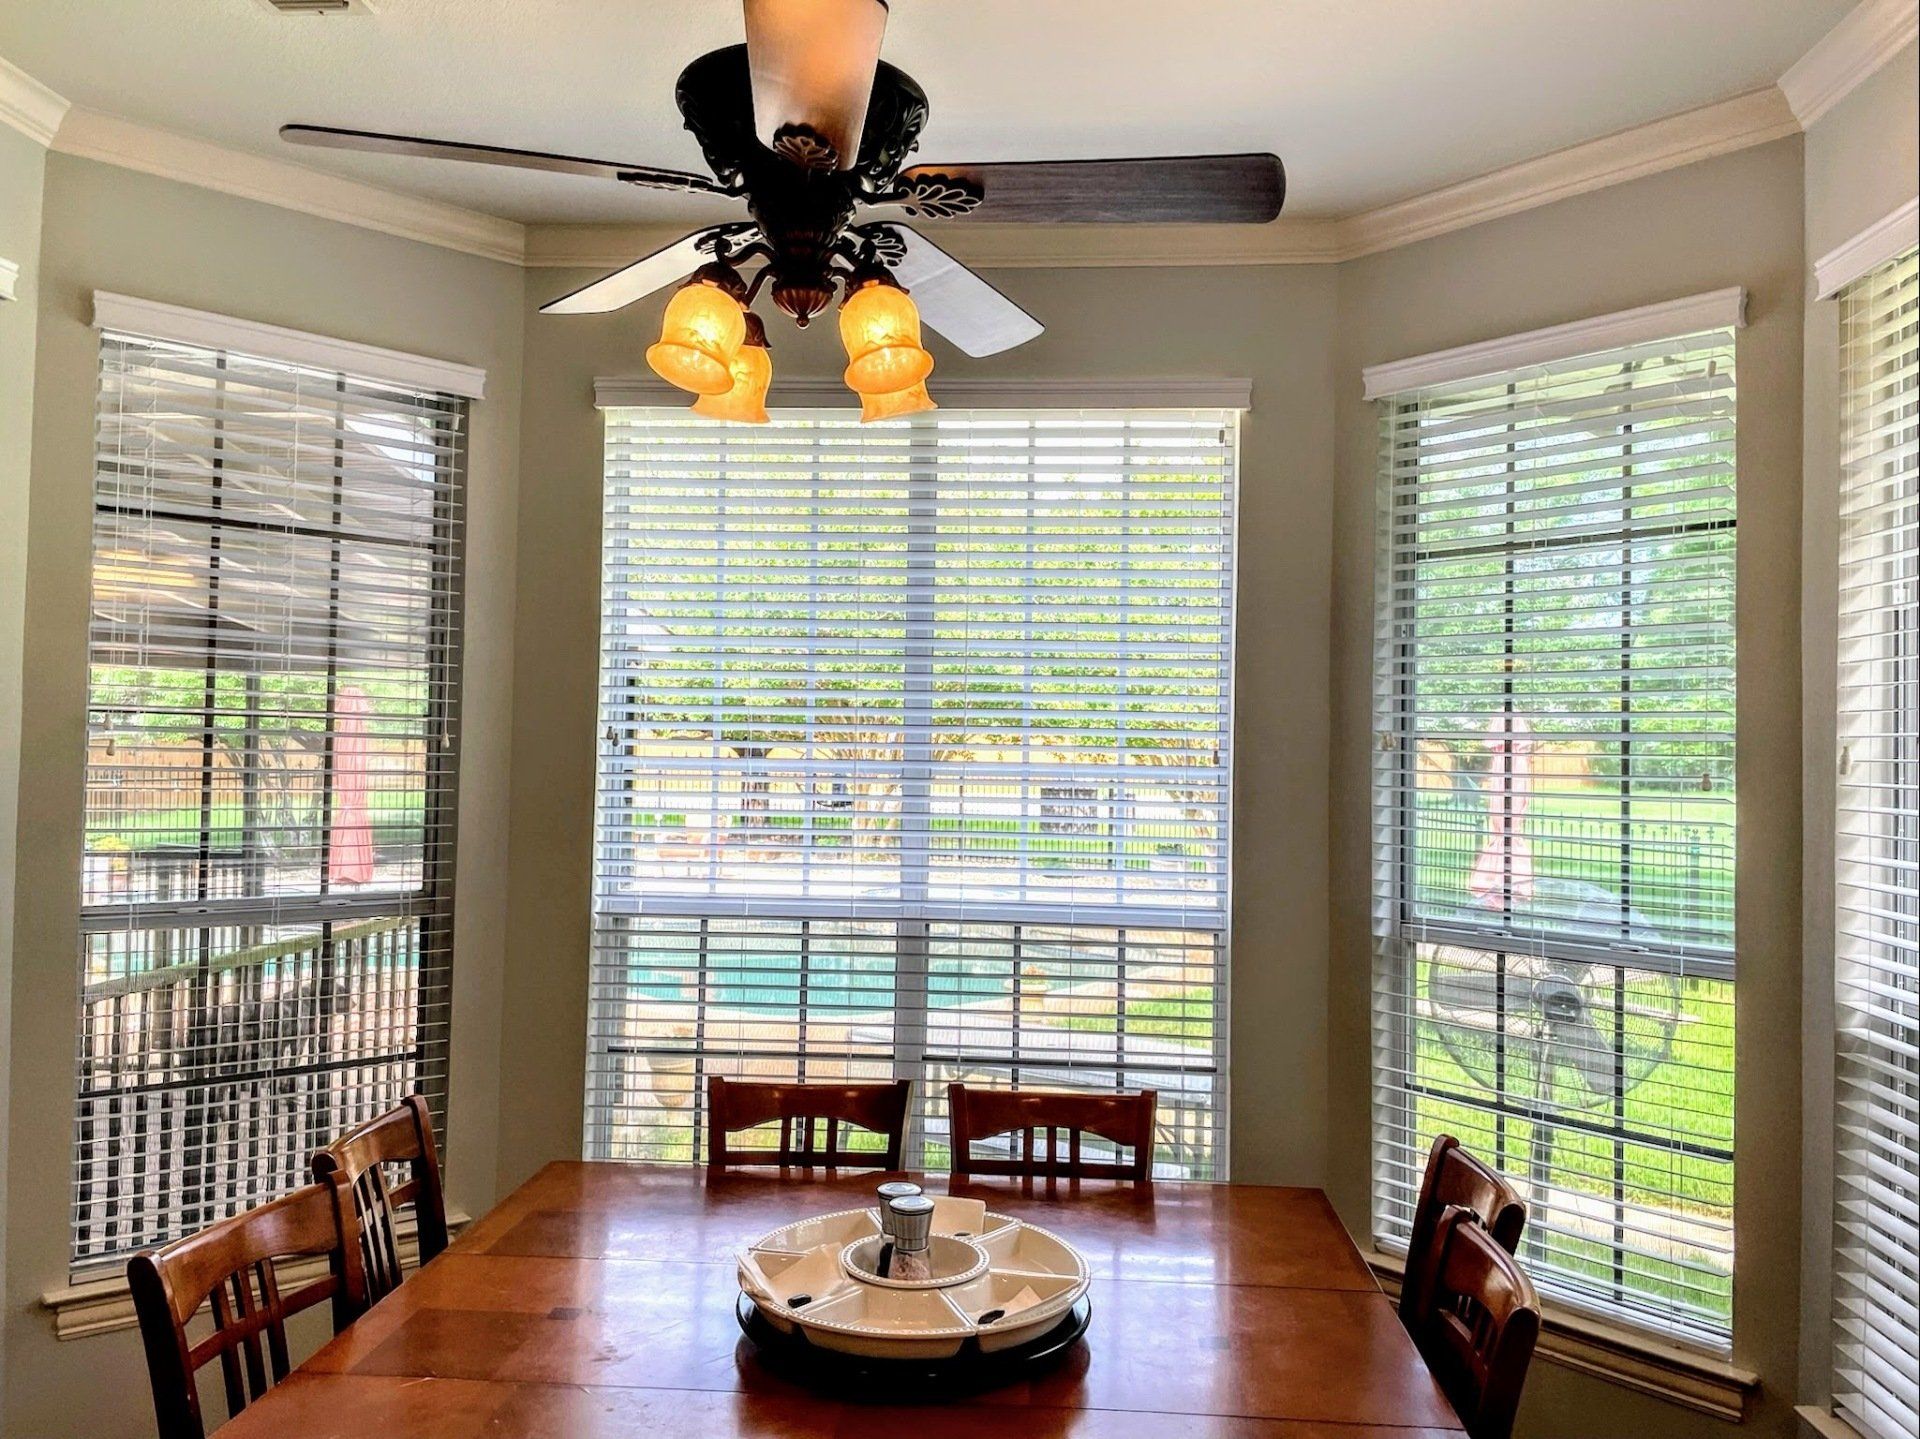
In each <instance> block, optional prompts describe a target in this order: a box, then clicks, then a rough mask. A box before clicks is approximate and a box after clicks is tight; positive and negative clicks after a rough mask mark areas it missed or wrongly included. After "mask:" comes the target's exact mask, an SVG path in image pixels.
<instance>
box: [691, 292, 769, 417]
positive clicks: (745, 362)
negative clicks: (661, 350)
mask: <svg viewBox="0 0 1920 1439" xmlns="http://www.w3.org/2000/svg"><path fill="white" fill-rule="evenodd" d="M728 368H729V370H730V371H731V373H732V375H733V387H732V388H731V389H729V390H728V391H727V392H726V393H725V394H720V395H702V396H701V397H700V398H699V399H697V400H695V401H694V402H693V412H694V414H696V415H705V416H706V417H707V418H708V419H710V420H729V421H732V422H733V423H735V424H740V425H764V424H766V423H767V387H768V386H769V385H771V384H772V383H773V356H772V355H771V354H769V353H768V351H767V330H766V327H765V326H764V325H762V324H761V323H760V317H759V316H758V315H756V314H754V313H753V312H752V311H748V312H747V338H746V341H745V342H744V343H743V344H742V345H741V346H740V348H739V349H738V350H737V351H735V352H734V356H733V359H732V361H731V362H730V363H729V366H728Z"/></svg>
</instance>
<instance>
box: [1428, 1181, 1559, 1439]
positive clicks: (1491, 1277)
mask: <svg viewBox="0 0 1920 1439" xmlns="http://www.w3.org/2000/svg"><path fill="white" fill-rule="evenodd" d="M1433 1242H1434V1262H1433V1265H1432V1267H1431V1269H1430V1272H1429V1287H1428V1291H1427V1301H1426V1303H1425V1305H1424V1307H1423V1308H1422V1310H1421V1312H1420V1316H1419V1320H1418V1322H1417V1324H1416V1325H1415V1326H1414V1327H1413V1331H1412V1332H1413V1338H1414V1342H1415V1343H1416V1344H1417V1345H1418V1346H1419V1347H1420V1353H1421V1355H1422V1356H1423V1357H1424V1358H1425V1359H1426V1361H1427V1367H1428V1368H1430V1369H1431V1370H1432V1371H1433V1377H1434V1379H1435V1380H1436V1381H1437V1382H1438V1383H1439V1385H1440V1388H1441V1389H1442V1391H1444V1392H1445V1394H1446V1396H1447V1400H1448V1402H1449V1403H1451V1404H1452V1405H1453V1408H1454V1412H1455V1413H1456V1414H1458V1415H1459V1416H1460V1422H1461V1423H1462V1424H1464V1425H1466V1428H1467V1433H1468V1435H1469V1436H1471V1439H1509V1436H1510V1435H1511V1434H1512V1433H1513V1418H1514V1414H1515V1413H1516V1411H1518V1409H1519V1407H1520V1391H1521V1390H1522V1389H1523V1388H1524V1387H1525V1385H1526V1379H1527V1369H1528V1367H1529V1366H1530V1365H1531V1364H1532V1362H1533V1351H1534V1346H1535V1344H1536V1343H1537V1342H1538V1340H1539V1337H1540V1297H1539V1295H1538V1294H1536V1293H1535V1292H1534V1288H1533V1283H1532V1281H1531V1280H1529V1279H1528V1278H1527V1276H1526V1274H1525V1272H1524V1271H1523V1270H1522V1269H1521V1268H1520V1265H1519V1262H1518V1261H1517V1260H1515V1259H1514V1257H1513V1256H1512V1255H1511V1254H1509V1253H1508V1252H1507V1251H1506V1249H1505V1248H1503V1247H1502V1246H1501V1244H1500V1242H1499V1241H1498V1240H1497V1239H1496V1238H1495V1237H1494V1235H1493V1234H1492V1232H1491V1231H1490V1230H1489V1229H1488V1228H1487V1227H1486V1225H1484V1224H1483V1223H1481V1221H1480V1218H1479V1216H1478V1215H1477V1214H1475V1213H1474V1212H1473V1211H1472V1210H1470V1209H1466V1208H1463V1207H1461V1206H1459V1205H1449V1206H1448V1207H1447V1209H1446V1212H1445V1213H1444V1214H1443V1215H1442V1216H1441V1219H1440V1222H1439V1224H1438V1226H1437V1227H1436V1230H1435V1235H1434V1241H1433Z"/></svg>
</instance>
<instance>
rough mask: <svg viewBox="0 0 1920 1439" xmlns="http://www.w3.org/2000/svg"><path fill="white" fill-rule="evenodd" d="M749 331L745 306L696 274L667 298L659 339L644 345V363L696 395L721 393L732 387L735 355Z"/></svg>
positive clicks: (668, 381)
mask: <svg viewBox="0 0 1920 1439" xmlns="http://www.w3.org/2000/svg"><path fill="white" fill-rule="evenodd" d="M746 337H747V312H746V310H745V309H743V308H742V307H741V304H740V302H739V301H738V300H736V299H734V297H733V296H732V295H729V294H728V293H727V292H726V291H725V290H723V289H721V288H720V287H719V286H718V285H715V284H711V283H709V282H707V281H705V280H695V281H694V282H693V283H691V284H688V285H682V286H681V287H680V289H679V291H678V292H677V293H676V294H675V295H674V297H673V298H672V299H671V300H669V301H668V302H667V313H666V316H665V318H663V319H662V320H661V322H660V343H659V344H657V345H649V346H648V347H647V363H648V364H649V365H651V366H652V367H653V372H654V373H655V374H656V375H658V376H659V377H660V378H661V379H663V380H665V381H666V382H667V383H668V384H670V385H678V386H679V387H680V388H681V389H683V390H691V391H692V392H693V393H694V394H696V395H724V394H725V393H726V392H727V391H728V390H731V389H732V388H733V357H734V355H735V354H737V353H738V352H739V349H740V345H741V342H742V341H744V340H745V339H746Z"/></svg>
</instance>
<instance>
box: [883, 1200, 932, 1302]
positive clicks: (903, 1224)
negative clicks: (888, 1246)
mask: <svg viewBox="0 0 1920 1439" xmlns="http://www.w3.org/2000/svg"><path fill="white" fill-rule="evenodd" d="M887 1208H888V1210H889V1211H891V1212H890V1215H889V1219H890V1223H889V1225H888V1229H889V1232H890V1233H891V1235H892V1237H893V1253H892V1256H891V1257H890V1259H889V1260H888V1262H887V1271H886V1277H887V1278H889V1279H901V1280H908V1281H912V1280H920V1281H925V1280H928V1279H931V1278H933V1249H932V1239H933V1201H932V1200H931V1199H929V1198H927V1196H926V1195H924V1194H907V1195H902V1196H901V1197H900V1198H898V1199H890V1200H888V1201H887Z"/></svg>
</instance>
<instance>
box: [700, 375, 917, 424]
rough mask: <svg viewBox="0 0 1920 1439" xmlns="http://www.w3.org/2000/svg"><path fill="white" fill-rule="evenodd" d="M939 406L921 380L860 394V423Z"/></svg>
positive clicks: (894, 418)
mask: <svg viewBox="0 0 1920 1439" xmlns="http://www.w3.org/2000/svg"><path fill="white" fill-rule="evenodd" d="M695 408H696V409H698V408H699V407H698V406H695ZM939 408H940V407H939V406H938V405H936V404H935V403H934V402H933V396H932V395H929V394H928V393H927V382H926V381H925V380H922V381H920V382H919V383H918V384H916V385H909V386H908V387H907V388H906V389H904V390H895V391H894V392H893V393H892V394H891V395H862V396H861V397H860V423H861V424H863V425H868V424H872V423H873V422H874V421H875V420H897V419H900V418H901V417H902V416H905V415H917V414H920V413H921V412H922V411H924V410H937V409H939Z"/></svg>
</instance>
